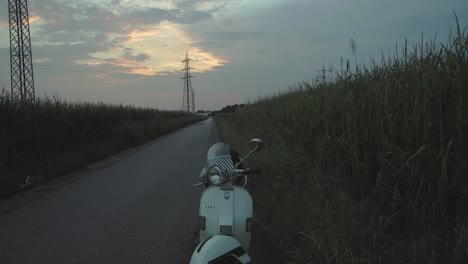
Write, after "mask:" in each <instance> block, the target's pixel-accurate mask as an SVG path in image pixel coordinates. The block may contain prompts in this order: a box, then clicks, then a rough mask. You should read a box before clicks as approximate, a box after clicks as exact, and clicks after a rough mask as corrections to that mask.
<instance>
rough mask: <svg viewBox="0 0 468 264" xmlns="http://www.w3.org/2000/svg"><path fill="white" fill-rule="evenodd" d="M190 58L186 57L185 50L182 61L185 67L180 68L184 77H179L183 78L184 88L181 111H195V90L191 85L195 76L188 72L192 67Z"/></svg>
mask: <svg viewBox="0 0 468 264" xmlns="http://www.w3.org/2000/svg"><path fill="white" fill-rule="evenodd" d="M190 61H191V59H190V58H189V57H188V52H187V51H186V52H185V60H183V61H182V62H183V63H184V64H185V67H184V68H183V69H182V71H184V77H182V78H181V79H183V80H184V90H183V96H182V111H186V112H192V113H195V92H194V91H193V87H192V80H191V79H192V78H195V77H194V76H192V75H191V74H190V70H191V69H193V68H191V67H190Z"/></svg>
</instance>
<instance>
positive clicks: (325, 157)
mask: <svg viewBox="0 0 468 264" xmlns="http://www.w3.org/2000/svg"><path fill="white" fill-rule="evenodd" d="M402 51H403V53H402V54H395V56H394V57H393V58H383V59H382V61H381V63H379V64H378V65H377V64H373V65H372V66H371V67H369V68H366V67H364V66H359V67H357V69H356V70H355V71H353V72H350V71H349V67H347V69H346V70H344V71H343V72H341V73H340V74H338V75H337V76H335V77H334V78H332V79H328V78H325V77H323V78H320V79H321V80H320V81H317V82H314V83H301V84H299V85H297V86H295V87H292V88H291V89H289V90H288V91H285V92H283V93H281V94H278V95H275V96H271V97H267V98H263V99H260V100H258V101H257V102H256V103H254V104H251V105H247V106H245V107H244V108H242V109H240V110H239V111H238V112H237V113H234V114H218V115H216V117H215V119H216V122H217V124H218V126H219V128H220V131H221V133H222V135H223V138H224V140H226V141H227V142H229V143H230V144H231V145H233V147H234V148H236V149H239V150H241V151H242V152H244V153H245V151H246V149H245V147H246V146H245V145H246V144H245V141H246V140H248V139H250V138H253V137H259V138H262V139H263V140H264V141H265V142H266V144H267V145H266V148H265V150H264V151H262V152H261V153H259V154H258V155H257V156H255V157H254V158H252V159H251V160H250V162H249V164H250V166H251V167H255V168H261V169H262V170H263V175H259V176H256V179H257V186H256V187H255V188H254V189H253V195H254V199H255V203H256V207H255V208H256V209H255V210H256V211H255V214H256V216H257V218H258V219H259V221H260V223H261V225H262V226H263V227H264V229H265V230H267V231H269V234H270V237H271V238H272V239H274V240H275V244H276V245H278V246H279V249H280V251H281V252H283V254H284V255H285V259H284V260H283V262H284V263H468V251H467V250H466V249H467V248H468V178H467V175H468V165H467V164H468V141H467V138H466V136H467V135H468V74H467V73H468V34H467V32H466V31H463V32H462V31H461V30H460V29H458V31H457V34H456V35H455V36H454V37H453V38H451V39H450V40H449V44H448V45H441V46H437V45H436V44H435V43H419V44H416V45H414V47H413V49H412V50H411V51H408V47H407V45H406V44H405V45H404V46H403V49H402ZM348 65H349V64H348Z"/></svg>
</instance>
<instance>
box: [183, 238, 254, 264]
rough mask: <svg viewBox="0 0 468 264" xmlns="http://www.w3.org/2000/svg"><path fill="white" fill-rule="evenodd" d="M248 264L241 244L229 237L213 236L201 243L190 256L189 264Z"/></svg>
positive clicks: (247, 258)
mask: <svg viewBox="0 0 468 264" xmlns="http://www.w3.org/2000/svg"><path fill="white" fill-rule="evenodd" d="M202 263H203V264H217V263H233V264H244V263H250V257H249V255H248V254H247V253H246V252H245V250H244V248H242V246H241V244H240V243H239V242H238V241H237V240H236V239H234V238H233V237H230V236H223V235H214V236H211V237H208V238H207V239H205V240H204V241H202V242H201V243H200V244H199V245H198V246H197V247H196V248H195V251H194V252H193V254H192V258H191V259H190V264H202Z"/></svg>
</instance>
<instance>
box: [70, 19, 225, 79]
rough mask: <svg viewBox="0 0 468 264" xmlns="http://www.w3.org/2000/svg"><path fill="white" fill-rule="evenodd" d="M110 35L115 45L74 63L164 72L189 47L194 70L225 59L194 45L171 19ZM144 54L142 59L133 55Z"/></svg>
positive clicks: (136, 71) (176, 67) (210, 67)
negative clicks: (88, 58) (148, 26)
mask: <svg viewBox="0 0 468 264" xmlns="http://www.w3.org/2000/svg"><path fill="white" fill-rule="evenodd" d="M108 37H109V39H110V40H111V41H113V42H115V43H118V45H116V46H114V47H112V48H110V49H109V50H108V51H106V52H98V53H91V54H89V55H90V56H91V57H92V59H90V60H83V61H79V62H77V63H81V64H86V65H90V66H98V65H101V64H105V65H113V66H116V71H118V72H124V73H129V74H139V75H164V74H167V73H168V72H174V71H179V70H180V69H182V68H183V67H184V65H183V63H182V62H181V61H182V60H183V59H184V57H185V51H186V50H188V52H189V56H190V58H191V59H193V62H192V64H191V66H192V67H194V69H193V70H192V71H193V72H194V73H196V72H206V71H212V70H214V68H215V67H220V66H223V65H225V64H226V63H228V62H227V61H226V60H224V59H222V58H220V57H217V56H216V55H214V54H212V53H210V52H209V51H206V50H203V49H201V48H199V47H196V46H195V42H194V41H193V40H192V39H191V38H190V37H189V36H188V35H187V34H186V33H185V31H184V30H183V29H182V28H181V26H179V25H177V24H173V23H170V22H167V21H166V22H163V23H160V24H159V25H158V26H154V27H153V28H145V29H139V30H133V31H131V32H128V33H127V34H125V35H122V34H115V33H114V34H110V35H108ZM137 55H144V57H146V58H145V59H144V60H137V59H134V58H136V57H137Z"/></svg>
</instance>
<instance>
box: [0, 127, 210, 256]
mask: <svg viewBox="0 0 468 264" xmlns="http://www.w3.org/2000/svg"><path fill="white" fill-rule="evenodd" d="M218 141H219V136H218V133H217V131H216V128H215V125H214V122H213V121H212V119H209V120H206V121H203V122H201V123H197V124H194V125H191V126H189V127H186V128H183V129H181V130H178V131H176V132H175V133H172V134H170V135H166V136H163V137H162V138H159V139H157V140H155V141H153V142H150V143H148V144H146V145H144V146H142V147H140V148H139V149H138V151H135V152H133V153H131V154H130V155H126V156H125V157H123V158H119V160H117V161H115V162H114V163H112V164H108V165H106V166H103V167H99V166H98V169H94V170H92V172H91V173H88V174H89V175H87V176H86V177H81V178H79V179H78V180H74V181H70V182H68V183H66V184H64V185H63V186H61V187H60V188H58V189H56V190H53V191H49V192H48V193H47V194H46V195H42V197H40V198H37V199H35V200H34V201H33V202H29V203H26V204H24V205H23V206H18V208H14V209H13V210H11V211H10V212H8V213H3V214H2V215H0V263H2V264H8V263H11V264H16V263H21V264H27V263H30V264H32V263H61V264H65V263H67V264H72V263H87V264H92V263H161V264H164V263H168V264H174V263H175V264H177V263H188V262H189V260H190V256H191V254H192V239H193V233H194V231H195V230H196V229H197V225H198V217H197V216H198V203H199V198H200V195H201V192H202V191H203V188H200V187H199V188H193V187H192V184H193V183H196V182H197V179H198V175H199V173H200V171H201V168H202V167H203V165H204V161H205V157H206V152H207V150H208V148H209V147H210V146H211V144H213V143H215V142H218ZM14 199H16V198H14ZM14 199H13V200H14ZM8 202H9V201H7V205H8Z"/></svg>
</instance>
